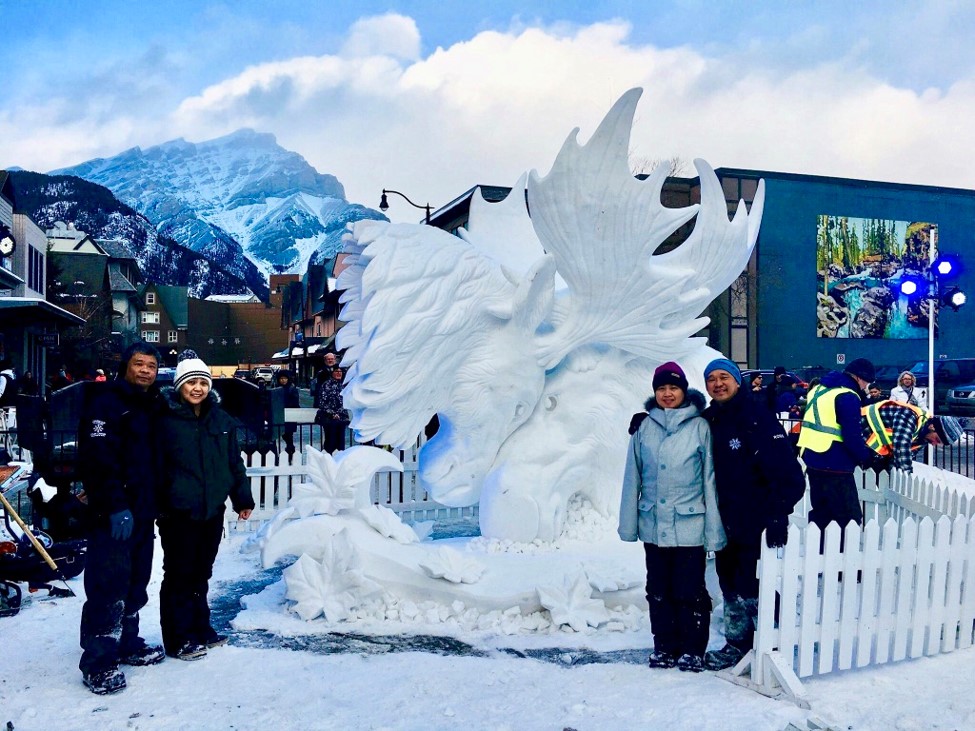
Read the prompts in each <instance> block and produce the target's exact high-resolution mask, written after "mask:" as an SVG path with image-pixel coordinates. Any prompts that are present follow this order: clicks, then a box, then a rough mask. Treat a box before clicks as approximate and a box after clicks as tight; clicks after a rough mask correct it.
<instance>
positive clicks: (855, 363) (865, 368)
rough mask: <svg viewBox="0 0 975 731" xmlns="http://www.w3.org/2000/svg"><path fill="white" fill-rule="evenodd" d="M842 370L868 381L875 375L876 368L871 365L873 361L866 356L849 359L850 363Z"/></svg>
mask: <svg viewBox="0 0 975 731" xmlns="http://www.w3.org/2000/svg"><path fill="white" fill-rule="evenodd" d="M843 372H844V373H849V374H850V375H851V376H856V377H857V378H862V379H863V380H864V381H867V382H868V383H869V382H870V381H872V380H873V379H874V378H876V377H877V370H876V369H875V368H874V367H873V363H871V362H870V361H869V360H867V359H866V358H857V359H856V360H852V361H850V364H849V365H848V366H847V367H846V368H845V369H844V370H843Z"/></svg>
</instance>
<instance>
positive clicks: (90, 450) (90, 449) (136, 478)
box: [79, 343, 163, 695]
mask: <svg viewBox="0 0 975 731" xmlns="http://www.w3.org/2000/svg"><path fill="white" fill-rule="evenodd" d="M158 364H159V353H158V351H157V350H156V349H155V348H154V347H153V346H152V345H149V344H148V343H135V344H134V345H131V346H129V348H128V349H127V350H126V351H125V354H124V355H123V356H122V363H121V365H120V367H119V373H118V376H117V377H116V379H115V380H114V381H112V382H111V383H104V384H101V383H99V384H94V383H93V384H91V385H90V388H92V390H93V394H92V397H91V398H90V399H89V400H88V404H87V406H86V407H85V408H84V409H83V411H82V417H81V423H80V426H79V446H80V450H79V470H80V472H81V479H82V481H83V483H84V487H85V495H86V496H87V500H88V507H89V512H90V515H91V521H90V526H89V535H88V555H87V560H86V567H85V593H86V595H87V600H86V601H85V606H84V608H83V609H82V613H81V647H82V649H83V653H82V656H81V662H80V664H79V667H80V668H81V672H82V677H83V680H84V684H85V686H86V687H87V688H88V689H89V690H91V691H92V692H93V693H96V694H99V695H102V694H105V693H116V692H118V691H120V690H122V689H124V688H125V675H123V673H122V671H121V670H120V669H119V664H120V663H123V664H126V665H153V664H155V663H157V662H160V661H161V660H162V659H163V651H162V648H161V647H158V646H151V645H147V644H146V642H145V640H143V639H142V638H141V637H140V636H139V610H140V609H141V608H142V607H144V606H145V604H146V602H147V601H148V595H147V593H146V587H147V586H148V584H149V576H150V574H151V572H152V548H153V543H154V541H155V534H154V528H153V522H154V521H155V519H156V491H157V482H158V479H159V475H160V465H159V460H158V448H159V447H158V440H157V437H156V427H157V420H158V417H159V409H160V400H159V393H158V390H157V389H156V388H155V386H154V383H155V380H156V370H157V368H158Z"/></svg>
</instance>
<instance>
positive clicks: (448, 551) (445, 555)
mask: <svg viewBox="0 0 975 731" xmlns="http://www.w3.org/2000/svg"><path fill="white" fill-rule="evenodd" d="M420 568H422V569H423V570H424V571H426V573H427V575H428V576H430V577H431V578H433V579H445V580H446V581H450V582H452V583H454V584H474V583H476V582H477V581H478V580H480V578H481V576H483V575H484V571H485V568H486V567H485V566H484V564H482V563H481V562H480V561H478V560H476V559H473V558H470V557H469V556H465V555H463V554H462V553H461V552H460V551H455V550H454V549H453V548H438V549H437V551H436V553H434V554H433V555H432V556H430V558H429V559H427V560H426V561H421V562H420Z"/></svg>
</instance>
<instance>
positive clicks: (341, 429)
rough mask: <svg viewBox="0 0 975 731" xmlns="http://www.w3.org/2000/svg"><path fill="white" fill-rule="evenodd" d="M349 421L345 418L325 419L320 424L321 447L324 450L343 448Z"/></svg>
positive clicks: (334, 450)
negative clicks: (322, 442)
mask: <svg viewBox="0 0 975 731" xmlns="http://www.w3.org/2000/svg"><path fill="white" fill-rule="evenodd" d="M348 426H349V422H348V421H346V420H345V419H327V420H325V421H324V422H323V424H322V439H323V441H324V444H323V447H324V449H325V451H326V452H328V453H329V454H331V453H332V452H341V451H342V450H343V449H345V430H346V429H347V428H348Z"/></svg>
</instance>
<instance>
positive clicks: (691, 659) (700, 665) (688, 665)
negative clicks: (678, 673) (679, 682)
mask: <svg viewBox="0 0 975 731" xmlns="http://www.w3.org/2000/svg"><path fill="white" fill-rule="evenodd" d="M677 669H678V670H683V671H684V672H685V673H699V672H701V671H702V670H704V658H703V657H701V656H700V655H692V654H690V653H689V652H685V653H684V654H683V655H681V656H680V658H679V659H678V660H677Z"/></svg>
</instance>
